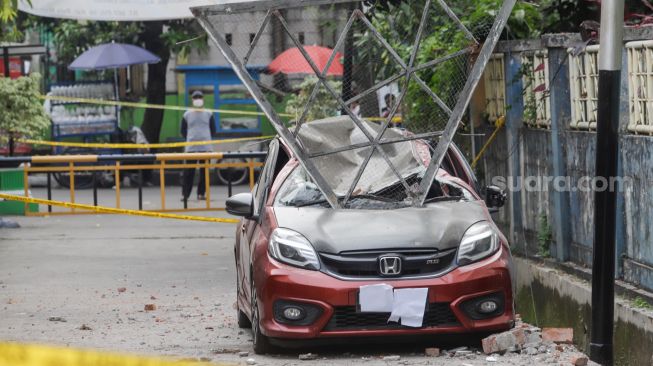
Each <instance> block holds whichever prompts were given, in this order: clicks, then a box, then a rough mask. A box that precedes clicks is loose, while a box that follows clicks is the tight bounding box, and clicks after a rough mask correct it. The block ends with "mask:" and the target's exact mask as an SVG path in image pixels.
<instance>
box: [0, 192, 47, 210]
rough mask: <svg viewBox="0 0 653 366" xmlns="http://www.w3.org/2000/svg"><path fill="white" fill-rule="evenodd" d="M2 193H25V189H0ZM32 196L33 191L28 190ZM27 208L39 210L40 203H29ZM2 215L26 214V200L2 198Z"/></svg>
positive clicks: (0, 208)
mask: <svg viewBox="0 0 653 366" xmlns="http://www.w3.org/2000/svg"><path fill="white" fill-rule="evenodd" d="M0 193H4V194H11V195H15V196H24V195H25V191H24V190H23V189H22V188H21V189H18V190H0ZM31 196H32V194H31V192H28V197H31ZM27 209H28V210H29V212H39V205H38V203H28V204H27ZM2 215H21V216H22V215H25V202H18V201H9V200H5V199H2V198H0V216H2Z"/></svg>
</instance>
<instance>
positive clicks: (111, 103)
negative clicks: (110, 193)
mask: <svg viewBox="0 0 653 366" xmlns="http://www.w3.org/2000/svg"><path fill="white" fill-rule="evenodd" d="M39 98H41V99H44V100H58V101H61V102H69V103H82V104H97V105H108V106H114V107H115V106H119V107H131V108H147V109H163V110H170V111H189V110H194V111H197V110H201V111H206V112H213V113H224V114H233V115H240V116H263V117H265V114H264V113H263V112H253V111H237V110H229V109H213V108H202V109H198V108H194V107H184V106H177V105H162V104H147V103H136V102H121V101H117V100H106V99H91V98H76V97H63V96H54V95H40V96H39ZM278 115H279V116H280V117H294V115H291V114H285V113H280V114H278Z"/></svg>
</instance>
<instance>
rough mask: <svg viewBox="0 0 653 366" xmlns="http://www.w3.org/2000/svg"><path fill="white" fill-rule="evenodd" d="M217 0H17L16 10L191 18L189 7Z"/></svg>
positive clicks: (86, 17)
mask: <svg viewBox="0 0 653 366" xmlns="http://www.w3.org/2000/svg"><path fill="white" fill-rule="evenodd" d="M220 3H225V1H224V0H223V1H221V0H32V5H31V6H30V5H29V4H28V3H27V2H26V1H25V0H19V3H18V9H20V10H21V11H24V12H26V13H30V14H33V15H38V16H43V17H50V18H65V19H78V20H105V21H138V20H166V19H182V18H192V17H193V15H192V14H191V12H190V8H191V7H194V6H205V5H215V4H220Z"/></svg>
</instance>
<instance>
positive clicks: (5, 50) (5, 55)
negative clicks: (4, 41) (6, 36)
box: [2, 47, 10, 78]
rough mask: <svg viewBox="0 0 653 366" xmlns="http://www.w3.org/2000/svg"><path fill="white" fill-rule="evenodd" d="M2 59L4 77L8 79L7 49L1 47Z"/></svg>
mask: <svg viewBox="0 0 653 366" xmlns="http://www.w3.org/2000/svg"><path fill="white" fill-rule="evenodd" d="M2 57H3V60H2V61H3V62H4V66H5V77H7V78H8V77H9V76H10V74H9V47H2Z"/></svg>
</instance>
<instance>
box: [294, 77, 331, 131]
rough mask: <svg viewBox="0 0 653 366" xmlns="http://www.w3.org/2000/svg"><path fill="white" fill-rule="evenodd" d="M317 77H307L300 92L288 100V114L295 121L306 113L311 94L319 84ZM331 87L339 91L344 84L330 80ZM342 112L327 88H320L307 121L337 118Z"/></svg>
mask: <svg viewBox="0 0 653 366" xmlns="http://www.w3.org/2000/svg"><path fill="white" fill-rule="evenodd" d="M317 81H318V80H317V77H315V76H310V77H307V78H306V79H305V80H304V81H303V82H302V83H301V84H300V85H299V92H298V93H297V94H292V95H291V96H290V98H288V103H287V104H286V113H288V114H292V115H293V116H296V117H294V120H295V121H296V120H298V119H299V116H301V114H302V113H304V108H305V107H306V104H307V103H308V100H309V99H310V96H311V93H312V92H313V89H314V88H315V84H317ZM328 83H329V86H330V87H331V88H333V89H334V90H339V89H340V88H341V87H342V82H340V81H336V80H329V81H328ZM339 112H340V105H339V104H338V102H337V101H336V100H335V99H334V98H333V96H331V94H330V93H329V92H328V91H327V89H326V88H324V87H320V89H318V92H317V95H316V97H315V100H314V101H313V104H312V105H311V107H310V109H309V110H308V114H307V115H306V121H314V120H318V119H322V118H327V117H333V116H337V115H338V114H339Z"/></svg>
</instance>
